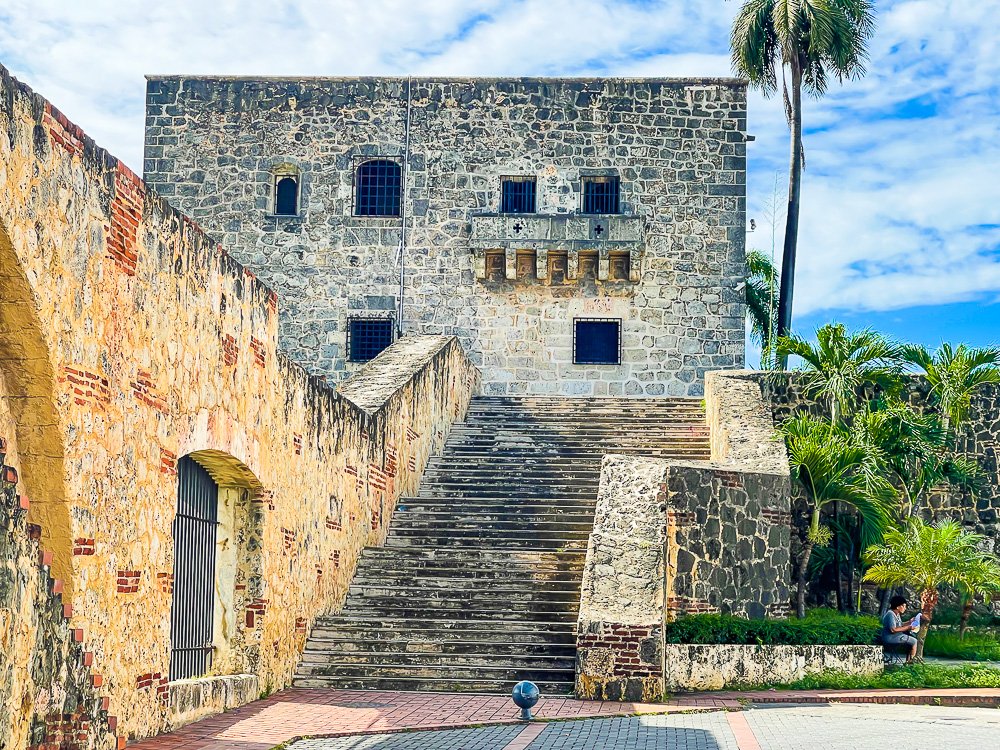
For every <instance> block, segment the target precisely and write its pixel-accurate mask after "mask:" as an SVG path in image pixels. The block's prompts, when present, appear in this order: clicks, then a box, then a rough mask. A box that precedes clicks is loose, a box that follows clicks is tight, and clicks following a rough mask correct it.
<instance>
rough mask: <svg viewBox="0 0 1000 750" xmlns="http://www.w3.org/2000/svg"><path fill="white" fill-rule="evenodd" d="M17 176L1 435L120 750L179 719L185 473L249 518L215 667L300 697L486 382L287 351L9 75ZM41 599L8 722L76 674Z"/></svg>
mask: <svg viewBox="0 0 1000 750" xmlns="http://www.w3.org/2000/svg"><path fill="white" fill-rule="evenodd" d="M0 181H2V183H3V186H4V190H3V191H0V347H2V352H3V354H2V356H0V374H2V376H3V378H4V382H5V384H6V386H5V388H6V392H7V397H6V398H5V399H4V401H5V406H4V408H3V409H0V414H3V415H7V414H9V416H3V417H2V424H0V427H4V428H6V429H5V430H4V431H3V432H5V433H7V434H6V435H4V434H0V437H4V436H6V437H8V438H9V439H10V443H9V444H10V446H11V448H10V454H9V458H8V460H16V462H17V464H18V465H17V468H18V470H19V472H20V480H21V484H20V485H19V487H20V489H19V492H20V493H22V494H24V495H27V496H28V497H29V498H30V500H31V502H30V507H29V508H28V510H27V522H28V523H29V524H33V526H32V527H31V528H33V529H36V532H35V535H36V536H39V537H40V538H39V540H38V542H39V543H40V546H41V549H43V550H44V551H45V552H46V553H47V555H46V558H45V559H46V562H47V563H51V569H52V572H53V575H54V576H55V577H56V578H58V579H59V581H60V582H59V583H58V584H57V589H60V590H61V601H62V603H63V604H64V605H66V606H67V609H66V613H67V614H69V616H70V627H71V628H72V631H73V633H74V638H76V639H77V641H78V642H79V643H80V644H82V647H83V648H85V649H86V651H87V652H89V653H91V654H92V656H91V657H90V660H91V662H92V665H93V667H92V668H93V670H94V671H95V672H97V673H99V674H100V675H101V679H100V681H99V682H100V684H99V685H95V687H96V688H99V692H100V693H101V694H102V696H103V697H104V698H105V699H106V702H107V704H108V708H109V710H110V711H111V713H112V714H114V715H116V716H117V717H118V728H117V732H118V734H119V736H122V737H124V736H129V737H136V736H143V735H148V734H152V733H155V732H157V731H159V730H160V729H161V728H163V727H164V726H165V725H166V723H167V713H168V703H169V689H168V686H167V680H168V670H169V647H170V613H171V606H172V588H173V580H172V576H173V571H174V552H175V550H174V545H173V536H172V530H171V524H172V521H173V518H174V514H175V512H176V507H177V481H178V479H177V471H178V461H179V460H180V458H181V457H183V456H186V455H191V456H192V457H193V458H194V460H196V461H197V462H198V463H200V464H201V465H202V466H203V467H204V468H206V469H207V470H208V472H209V473H210V474H211V475H212V476H213V478H214V479H215V481H216V482H217V483H218V484H219V485H220V487H221V488H222V489H221V491H220V501H221V502H223V503H224V504H226V513H227V514H228V515H227V518H228V519H229V520H228V521H227V523H228V524H229V526H228V529H227V531H226V532H225V533H226V534H228V535H229V536H228V537H227V539H228V542H227V548H226V554H228V555H230V557H229V558H227V559H228V560H229V561H230V562H229V564H227V566H225V567H224V569H222V568H220V576H219V580H220V581H221V582H220V583H219V585H220V586H221V587H223V588H225V589H226V591H225V597H224V605H225V606H224V611H223V612H221V614H219V615H218V617H217V622H218V623H219V627H217V632H216V644H215V645H216V651H217V654H218V657H219V658H218V659H217V661H216V665H215V671H216V672H220V673H239V672H243V673H249V674H253V675H255V676H256V678H257V679H258V682H259V685H260V687H261V690H274V689H277V688H280V687H282V686H283V685H285V684H287V682H288V681H289V679H290V677H291V674H292V670H293V668H294V665H295V662H296V660H297V658H298V655H299V653H300V650H301V648H302V645H303V643H304V640H305V637H306V631H307V630H308V628H309V626H310V624H311V621H312V619H313V618H314V617H315V616H316V615H318V614H320V613H323V612H328V611H331V610H334V609H336V608H337V607H338V606H339V605H340V603H341V602H342V601H343V598H344V596H345V593H346V590H347V587H348V583H349V581H350V578H351V575H352V572H353V568H354V565H355V562H356V559H357V556H358V554H359V552H360V550H361V549H362V547H363V546H365V545H366V544H377V543H379V542H380V541H381V540H382V539H383V537H384V534H385V533H386V529H387V524H388V522H389V518H390V516H391V513H392V510H393V507H394V503H395V500H396V498H397V497H399V495H400V494H401V493H405V492H412V491H414V490H415V488H416V486H417V483H418V481H419V475H420V472H421V471H422V468H423V465H424V462H425V460H426V458H427V456H428V455H429V454H430V453H431V452H432V451H435V450H437V449H438V448H439V447H440V445H441V444H442V442H443V440H444V438H445V434H446V432H447V430H448V428H449V426H450V424H451V423H452V421H454V420H455V419H457V418H460V417H461V416H462V414H463V413H464V409H465V407H466V405H467V403H468V399H469V397H470V394H471V393H472V392H474V391H476V390H477V389H478V387H479V386H478V383H479V381H478V374H477V372H476V371H475V369H474V368H473V367H472V366H471V365H470V363H469V362H468V360H467V359H466V358H465V356H464V354H463V353H462V351H461V349H460V347H459V345H458V342H457V341H456V340H455V339H453V338H449V337H443V336H435V337H411V338H407V339H403V340H401V341H399V342H398V343H397V344H396V345H394V347H393V348H392V349H390V350H388V351H387V352H385V353H383V355H382V356H380V357H379V358H378V359H376V360H375V361H373V362H371V363H370V364H369V365H368V367H366V368H364V369H363V370H361V371H360V372H358V373H357V374H356V375H355V380H354V381H353V383H351V382H348V383H345V384H344V389H343V391H342V393H341V394H339V395H338V394H336V393H334V392H333V391H332V390H331V389H330V388H329V387H327V385H326V384H325V383H324V382H323V381H322V380H321V379H317V378H314V377H311V376H309V375H308V374H307V372H306V371H305V370H304V369H303V368H302V367H300V366H299V365H297V364H294V363H293V362H291V361H290V360H289V359H287V358H286V357H285V356H284V355H282V354H280V353H279V352H278V350H277V329H278V299H277V296H276V295H275V294H274V293H273V292H272V291H270V290H269V289H268V288H267V287H266V286H264V284H263V283H261V282H260V281H259V280H258V279H257V278H255V276H254V275H253V274H252V273H250V272H249V271H247V270H246V269H245V268H243V267H242V266H241V265H239V264H238V263H237V262H236V261H234V260H233V259H232V258H231V257H230V256H229V255H228V254H227V253H226V252H225V251H224V250H223V249H222V248H221V247H220V246H219V245H218V244H216V243H215V242H214V241H212V240H210V239H209V238H208V237H207V236H206V235H205V234H204V233H202V231H201V230H200V229H199V228H198V227H197V226H195V225H194V224H193V223H192V222H191V221H190V220H189V219H187V218H186V217H184V216H182V215H181V214H179V213H178V212H177V211H175V210H174V209H173V208H171V207H170V206H169V205H168V204H167V203H165V202H164V201H163V200H162V199H161V198H160V197H158V196H157V195H156V194H155V193H154V192H152V191H151V190H149V189H148V188H147V187H146V186H145V185H144V184H143V183H142V182H141V181H140V180H139V179H138V178H137V177H136V176H135V175H134V174H132V173H131V172H130V171H129V170H128V169H127V168H126V167H125V166H124V165H123V164H121V163H120V162H118V161H117V160H116V159H115V158H114V157H112V156H111V155H109V154H108V153H107V152H105V151H103V150H101V149H100V148H98V147H97V146H95V145H94V143H93V142H92V141H91V140H89V139H88V138H87V137H86V136H85V135H84V134H83V133H82V132H81V131H80V130H79V128H77V127H76V126H74V125H73V124H72V123H70V122H69V121H68V120H66V118H65V117H63V116H62V115H61V114H60V113H59V112H58V110H56V109H55V108H53V107H52V106H51V105H50V104H49V103H48V102H46V101H45V100H44V99H42V98H41V97H39V96H37V95H36V94H34V93H33V92H32V91H30V90H29V89H28V88H27V87H25V86H24V85H22V84H20V83H18V82H17V81H15V80H13V79H12V78H11V77H10V76H9V75H8V74H7V72H6V71H5V70H3V69H2V68H0ZM15 445H16V450H15V447H14V446H15ZM35 525H37V526H35ZM12 533H17V530H16V529H15V530H14V532H12ZM222 533H223V532H221V531H220V534H222ZM18 544H20V543H18ZM17 549H21V547H17ZM18 554H21V553H20V552H18ZM10 575H11V572H10V569H9V566H8V568H5V569H4V572H3V575H2V576H0V590H2V591H4V592H5V595H8V594H9V592H10V591H11V589H10V586H11V585H12V583H11V579H10V577H9V576H10ZM54 585H55V584H54ZM40 586H41V584H38V583H30V585H29V587H28V588H27V589H25V593H24V594H23V595H22V594H21V593H20V592H19V591H18V592H17V593H16V596H17V597H18V598H19V599H20V600H21V603H20V604H19V605H18V606H16V607H14V608H13V609H12V610H11V611H12V612H13V615H8V614H7V613H6V612H5V614H4V617H5V618H9V617H11V616H12V617H14V620H13V621H11V620H9V619H8V620H6V621H5V622H4V623H3V627H4V631H3V632H4V638H5V641H4V646H5V647H7V646H9V652H8V648H5V649H4V651H5V654H6V653H10V654H13V661H12V662H11V663H12V664H13V665H14V666H13V671H14V678H13V681H11V680H6V679H3V680H0V690H2V691H3V692H0V705H4V706H5V707H6V706H11V705H13V706H14V711H15V714H14V716H13V721H14V723H16V724H17V725H18V727H21V726H23V725H24V724H27V725H32V723H33V722H37V721H39V720H40V721H42V722H43V723H44V722H49V723H50V724H51V722H54V721H56V719H55V718H51V717H49V718H46V717H47V716H48V713H49V707H50V704H51V701H50V700H49V696H51V695H52V694H53V691H56V690H57V689H59V685H60V684H61V681H62V680H63V679H64V675H63V674H62V673H61V672H59V671H58V670H55V668H54V667H53V668H49V667H47V666H44V664H49V663H50V662H44V664H43V666H42V667H38V668H35V667H31V666H28V667H26V666H25V665H31V664H36V665H37V664H39V662H38V661H37V660H36V661H32V660H33V659H34V658H35V657H34V656H33V652H34V651H35V650H37V649H38V648H39V647H40V645H39V644H42V643H43V642H44V641H43V640H42V639H41V637H40V636H39V635H38V633H37V632H36V630H37V628H36V627H35V625H33V624H32V623H35V622H39V621H40V620H44V619H45V617H47V616H48V615H46V614H45V613H44V612H40V611H39V610H38V606H40V605H32V603H31V601H32V600H33V599H32V597H34V598H35V599H37V600H38V601H39V602H41V601H42V600H41V599H38V597H37V596H36V595H35V594H34V593H32V592H33V591H39V590H40V588H39V587H40ZM32 587H33V588H32ZM25 597H26V598H25ZM24 602H27V604H26V605H25V604H24ZM219 606H222V605H219ZM53 627H55V626H54V625H53ZM3 664H4V669H5V670H6V669H8V662H7V661H4V662H3ZM18 665H20V666H18ZM12 684H13V685H14V690H15V692H16V693H17V696H18V700H19V702H18V703H14V704H12V703H11V701H12V700H14V695H12V694H11V693H10V692H9V691H10V690H11V687H10V686H11V685H12ZM49 728H50V729H52V727H51V726H50V727H49ZM18 731H19V730H18ZM53 731H55V730H53ZM42 735H44V732H42ZM22 736H23V733H22V734H18V735H17V737H18V741H20V740H21V737H22ZM36 739H37V736H36ZM87 742H92V743H98V744H99V743H100V742H103V739H102V738H97V737H96V736H92V737H91V738H90V739H87V740H86V742H84V741H83V740H81V746H85V745H86V744H87Z"/></svg>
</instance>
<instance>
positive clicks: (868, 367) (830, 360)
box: [778, 323, 900, 425]
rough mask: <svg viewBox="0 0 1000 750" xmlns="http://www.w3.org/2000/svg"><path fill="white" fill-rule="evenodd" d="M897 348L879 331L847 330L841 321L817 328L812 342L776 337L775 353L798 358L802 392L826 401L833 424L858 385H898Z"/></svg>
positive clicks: (853, 400) (853, 401)
mask: <svg viewBox="0 0 1000 750" xmlns="http://www.w3.org/2000/svg"><path fill="white" fill-rule="evenodd" d="M899 352H900V348H899V346H898V345H897V344H894V343H892V342H891V341H889V340H888V339H886V338H885V337H884V336H882V334H880V333H877V332H876V331H873V330H871V329H870V328H866V329H864V330H863V331H858V332H857V333H850V332H848V331H847V329H846V328H845V327H844V326H843V325H842V324H841V323H827V324H826V325H825V326H822V327H820V328H818V329H817V330H816V343H815V344H812V343H811V342H809V341H807V340H806V339H803V338H801V337H800V336H796V335H794V334H792V335H790V336H782V337H781V338H779V339H778V353H779V354H781V355H782V356H788V355H789V354H794V355H795V356H797V357H800V358H801V359H802V361H803V362H804V364H805V367H804V370H803V375H802V377H803V388H804V390H805V392H806V394H807V395H810V396H813V397H814V398H819V399H820V400H822V401H824V402H825V403H826V405H827V408H828V409H829V410H830V421H831V422H833V423H834V424H836V425H839V424H842V423H843V422H844V419H845V417H847V416H848V415H850V413H851V412H852V411H853V410H854V408H855V406H856V405H857V402H858V392H859V391H860V389H861V387H862V386H864V385H868V384H873V385H878V386H881V387H882V388H883V389H885V390H887V391H894V390H897V389H898V388H899V385H900V365H899V363H898V357H899Z"/></svg>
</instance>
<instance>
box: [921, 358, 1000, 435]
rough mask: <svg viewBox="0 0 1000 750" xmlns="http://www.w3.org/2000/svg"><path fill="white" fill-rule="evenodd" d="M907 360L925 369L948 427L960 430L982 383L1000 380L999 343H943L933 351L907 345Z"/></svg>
mask: <svg viewBox="0 0 1000 750" xmlns="http://www.w3.org/2000/svg"><path fill="white" fill-rule="evenodd" d="M901 355H902V357H903V359H904V360H905V361H906V362H909V363H910V364H912V365H915V366H916V367H918V368H919V369H920V370H922V371H923V373H924V375H925V376H926V377H927V382H928V383H930V386H931V395H932V397H933V398H934V400H935V401H936V402H937V404H938V406H939V407H940V409H941V415H942V417H943V421H944V428H945V430H946V431H947V430H949V429H954V430H955V432H956V433H957V432H959V430H961V427H962V424H963V423H964V422H965V419H966V417H967V416H968V414H969V409H970V407H971V406H972V396H973V394H975V392H976V390H977V389H978V388H979V386H981V385H984V384H986V383H1000V347H995V346H989V347H984V348H974V347H968V346H966V345H965V344H959V345H958V346H957V347H955V348H952V346H951V344H941V346H939V347H938V350H937V351H936V352H934V353H933V354H931V353H930V352H929V351H927V349H925V348H924V347H922V346H912V345H911V346H905V347H903V348H902V351H901Z"/></svg>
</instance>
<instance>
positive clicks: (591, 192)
mask: <svg viewBox="0 0 1000 750" xmlns="http://www.w3.org/2000/svg"><path fill="white" fill-rule="evenodd" d="M620 186H621V182H620V180H619V179H618V177H584V178H583V213H585V214H617V213H619V212H620V209H621V200H620V192H621V191H620Z"/></svg>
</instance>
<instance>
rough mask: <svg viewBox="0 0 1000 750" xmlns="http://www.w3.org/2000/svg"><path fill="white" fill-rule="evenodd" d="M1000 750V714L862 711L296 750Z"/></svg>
mask: <svg viewBox="0 0 1000 750" xmlns="http://www.w3.org/2000/svg"><path fill="white" fill-rule="evenodd" d="M889 747H898V748H917V747H919V748H943V747H948V748H957V747H967V748H970V749H971V748H976V749H977V750H979V749H981V750H992V749H993V748H1000V711H997V710H996V709H988V708H952V707H941V706H901V705H856V704H825V705H824V704H817V705H798V704H755V705H754V706H753V707H751V708H749V709H747V710H746V711H743V712H725V711H716V712H712V713H698V714H671V715H655V716H637V717H619V718H607V719H585V720H578V721H563V722H552V723H548V724H532V725H525V726H500V727H485V728H482V729H461V730H447V731H431V732H408V733H400V734H386V735H376V736H367V737H341V738H336V739H311V740H301V741H299V742H296V743H294V744H292V745H291V746H290V750H599V749H600V748H614V749H615V750H814V749H816V750H821V749H822V750H883V749H884V748H889Z"/></svg>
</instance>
